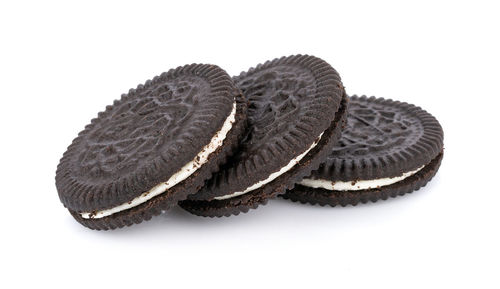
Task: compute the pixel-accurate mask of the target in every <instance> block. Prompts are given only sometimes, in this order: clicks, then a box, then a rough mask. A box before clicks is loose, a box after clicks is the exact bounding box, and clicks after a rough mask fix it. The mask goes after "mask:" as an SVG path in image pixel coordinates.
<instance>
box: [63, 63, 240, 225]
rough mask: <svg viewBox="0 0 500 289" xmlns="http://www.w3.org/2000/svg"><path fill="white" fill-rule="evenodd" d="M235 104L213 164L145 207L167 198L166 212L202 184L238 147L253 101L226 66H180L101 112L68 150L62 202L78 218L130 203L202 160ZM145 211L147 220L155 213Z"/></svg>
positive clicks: (210, 161) (65, 156) (64, 164)
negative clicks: (249, 102) (248, 101)
mask: <svg viewBox="0 0 500 289" xmlns="http://www.w3.org/2000/svg"><path fill="white" fill-rule="evenodd" d="M234 109H236V114H235V117H234V121H233V123H232V127H231V129H230V131H229V132H228V133H227V136H226V138H225V139H224V142H223V143H222V145H221V146H220V147H219V148H218V149H217V150H216V151H215V152H214V153H212V154H210V156H209V158H208V161H207V163H206V164H204V165H202V166H201V168H199V169H198V170H196V171H195V173H193V174H192V175H191V176H189V177H188V178H187V179H185V180H184V181H182V182H180V183H179V184H178V185H176V186H174V187H172V188H170V189H169V190H167V191H166V192H165V193H163V194H162V196H161V198H158V199H162V200H163V201H162V202H159V201H158V199H157V200H156V201H153V200H155V199H153V200H151V201H149V202H150V204H143V205H142V207H148V208H149V207H155V206H152V204H153V203H155V204H156V203H162V205H161V206H156V208H157V209H164V208H165V207H167V204H168V205H170V204H173V203H176V202H177V201H178V200H180V199H184V198H185V197H187V195H188V194H189V193H194V192H195V191H196V190H197V189H198V188H199V187H200V186H201V184H202V183H203V181H204V180H205V179H206V178H208V177H209V176H210V174H211V173H212V172H213V171H215V170H216V169H217V168H218V165H219V164H220V163H222V162H224V161H225V158H226V157H227V155H228V154H230V152H231V148H232V147H235V146H236V143H237V141H238V138H239V136H240V135H241V133H242V131H243V127H244V120H245V115H246V101H245V100H244V98H243V97H242V95H241V93H240V91H239V90H238V89H237V88H236V86H235V85H234V83H233V81H232V80H231V79H230V77H229V76H228V75H227V74H226V73H225V71H223V70H222V69H220V68H219V67H217V66H215V65H202V64H193V65H187V66H184V67H179V68H177V69H173V70H170V71H169V72H166V73H163V74H162V75H160V76H157V77H155V78H153V80H151V81H147V82H146V83H145V84H144V85H139V86H138V87H137V88H136V89H131V90H130V91H129V93H127V94H124V95H122V97H121V99H120V100H117V101H115V102H114V103H113V105H111V106H108V107H106V110H105V111H104V112H101V113H99V114H98V117H97V118H95V119H93V120H92V121H91V123H90V124H89V125H87V126H86V127H85V130H83V131H82V132H80V134H79V135H78V137H77V138H76V139H75V140H74V141H73V143H72V144H71V145H70V146H69V147H68V150H67V151H66V152H65V154H64V156H63V158H62V159H61V161H60V164H59V166H58V169H57V172H56V186H57V189H58V192H59V197H60V199H61V201H62V202H63V204H64V205H65V206H66V207H67V208H68V209H69V210H70V211H71V212H72V213H73V214H74V215H75V214H78V213H80V212H91V211H96V210H101V209H108V208H112V207H115V206H118V205H121V204H123V203H126V202H129V201H131V200H132V199H134V198H135V197H138V196H139V195H141V194H142V193H144V192H147V191H148V190H150V189H152V188H153V187H154V186H156V185H158V184H160V183H162V182H165V181H166V180H168V179H169V178H170V177H171V176H172V175H174V174H175V173H176V172H178V171H179V170H180V169H181V168H182V167H183V166H185V165H186V164H187V163H189V162H190V161H193V160H195V157H196V156H197V155H198V153H200V151H202V149H204V147H205V146H207V145H208V144H209V143H210V142H211V140H212V138H213V137H214V136H215V135H216V134H217V132H218V131H219V130H221V128H222V126H223V124H224V123H225V122H226V120H227V119H228V118H229V116H230V114H231V113H232V112H233V110H234ZM195 161H196V160H195ZM138 207H141V206H138ZM135 210H137V209H136V208H135ZM127 211H129V212H127ZM133 211H134V210H133V209H130V210H126V211H123V212H120V213H117V214H114V215H112V216H109V217H107V219H111V217H112V218H117V216H120V215H130V214H131V213H132V212H133ZM151 214H154V212H151ZM139 215H140V216H143V217H144V218H145V219H147V215H150V212H146V211H142V212H141V213H140V214H139ZM140 216H139V217H138V215H137V214H136V215H135V218H139V219H141V218H142V217H140ZM149 217H150V216H149ZM144 218H143V219H144ZM103 219H106V218H103ZM84 221H86V220H84ZM101 221H102V220H101ZM123 222H124V224H125V223H127V221H123ZM101 227H106V226H104V225H103V226H101ZM109 227H110V228H112V227H119V225H116V224H115V225H110V226H109ZM96 228H99V227H98V226H97V227H96Z"/></svg>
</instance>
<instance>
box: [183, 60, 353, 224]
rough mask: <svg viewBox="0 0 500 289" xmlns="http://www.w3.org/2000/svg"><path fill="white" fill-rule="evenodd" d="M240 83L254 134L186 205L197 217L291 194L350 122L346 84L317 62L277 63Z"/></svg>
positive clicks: (248, 133) (234, 211) (262, 67)
mask: <svg viewBox="0 0 500 289" xmlns="http://www.w3.org/2000/svg"><path fill="white" fill-rule="evenodd" d="M234 81H235V83H236V84H237V86H238V87H239V88H240V89H241V90H242V92H243V94H244V95H245V96H246V98H247V99H248V101H249V108H248V129H247V131H246V134H245V136H244V138H243V141H242V142H241V143H240V146H239V149H238V151H237V152H236V153H235V155H234V156H233V157H232V158H230V159H229V160H228V163H227V164H226V165H224V166H223V167H222V168H221V170H220V171H219V172H218V173H216V174H215V175H214V176H213V178H212V179H211V180H210V181H208V182H207V183H206V185H205V186H204V187H203V188H202V189H201V191H200V192H198V193H196V194H194V195H191V196H189V198H188V200H186V201H183V202H181V203H180V205H181V207H182V208H184V209H186V210H187V211H189V212H191V213H193V214H196V215H200V216H209V217H221V216H230V215H237V214H239V213H240V212H247V211H248V210H249V209H251V208H256V207H257V206H259V205H260V204H265V203H266V202H267V200H268V199H269V198H273V197H275V196H277V195H279V194H282V193H284V192H285V190H286V189H289V188H292V187H293V186H294V184H295V182H297V181H299V180H301V179H302V178H303V177H304V176H307V175H309V174H310V172H311V170H314V169H317V168H318V166H319V164H320V162H321V161H322V160H324V158H325V157H326V155H327V154H328V153H329V152H330V151H331V149H332V147H333V145H334V144H335V143H336V141H337V140H338V139H339V137H340V130H341V127H342V126H343V124H344V121H345V115H346V102H345V93H344V88H343V86H342V82H341V81H340V77H339V75H338V73H337V72H336V71H335V70H334V69H333V68H332V67H331V66H330V65H329V64H328V63H326V62H325V61H323V60H321V59H319V58H316V57H313V56H307V55H296V56H290V57H283V58H280V59H275V60H273V61H268V62H266V63H265V64H262V65H258V66H257V67H256V68H252V69H250V70H249V71H248V72H245V73H242V74H240V75H239V76H237V77H235V78H234Z"/></svg>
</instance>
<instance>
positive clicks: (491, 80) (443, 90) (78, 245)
mask: <svg viewBox="0 0 500 289" xmlns="http://www.w3.org/2000/svg"><path fill="white" fill-rule="evenodd" d="M179 2H182V3H180V4H179V3H167V1H163V2H147V1H140V3H139V2H138V3H135V4H132V3H130V2H128V1H117V2H116V3H104V1H96V2H92V1H85V2H83V1H82V3H81V4H70V3H69V1H61V2H52V1H33V2H24V1H12V2H5V1H2V2H0V3H1V4H0V84H1V86H0V97H1V113H0V126H1V127H0V132H1V141H0V148H1V149H0V153H1V160H0V169H1V172H0V173H1V174H0V176H1V177H0V178H1V182H0V185H1V187H0V188H1V192H2V193H1V199H0V203H1V210H0V211H1V218H0V222H1V224H0V225H1V228H2V230H1V233H2V237H1V238H0V242H1V245H0V250H1V256H0V262H1V268H0V275H1V278H0V287H2V288H12V287H23V286H28V285H29V286H30V287H31V288H32V287H34V286H40V287H47V286H50V287H51V288H62V287H65V288H67V287H72V288H105V287H108V288H109V287H110V286H112V287H116V288H118V287H119V288H126V287H136V288H161V287H169V288H182V287H195V286H196V287H198V288H210V287H213V288H215V287H216V288H224V287H227V288H229V287H230V288H260V287H268V286H275V287H276V288H284V287H287V288H293V287H297V288H299V287H300V288H318V287H325V288H331V287H338V288H350V287H352V288H355V287H358V288H422V287H427V288H428V287H438V286H439V287H441V288H443V287H444V288H451V287H452V286H453V287H455V288H456V287H464V288H472V287H475V288H494V287H496V288H499V286H500V281H499V279H498V273H499V272H500V261H499V260H500V252H499V251H500V250H499V244H500V238H499V220H500V218H499V217H500V214H499V206H500V197H499V196H500V189H499V185H498V182H495V181H496V180H498V178H499V177H500V175H499V172H498V168H499V164H500V159H499V157H498V152H499V142H498V131H499V129H498V125H499V120H498V119H499V118H498V116H499V113H498V111H499V100H498V99H499V97H500V89H499V77H500V73H499V67H500V58H499V54H500V40H499V39H500V37H499V34H500V33H499V27H500V20H499V17H500V16H499V14H500V9H499V7H498V5H497V4H498V1H491V2H486V1H470V2H469V3H466V2H463V1H449V2H440V1H415V3H414V4H408V3H403V1H394V2H387V1H384V3H380V2H379V3H374V2H375V1H366V2H359V1H348V2H346V3H343V4H342V3H333V2H331V1H325V2H324V3H320V2H315V1H311V0H309V1H305V2H304V3H295V2H294V1H286V2H283V3H276V4H275V3H274V2H272V1H262V2H260V1H244V2H237V1H227V2H225V3H217V2H216V1H203V2H201V1H200V2H199V3H194V2H193V3H191V2H190V1H179ZM296 53H307V54H312V55H316V56H319V57H321V58H323V59H325V60H326V61H328V62H329V63H330V64H331V65H332V66H333V67H335V68H336V69H337V70H338V72H339V73H340V75H341V76H342V79H343V82H344V84H345V86H346V89H347V91H348V93H350V94H368V95H375V96H380V97H385V98H393V99H398V100H403V101H407V102H410V103H414V104H416V105H419V106H421V107H423V108H425V109H426V110H428V111H429V112H430V113H432V114H433V115H435V116H436V117H437V118H438V119H439V121H440V122H441V124H442V125H443V128H444V131H445V148H446V149H445V158H444V161H443V164H442V166H441V169H440V171H439V173H438V174H437V176H436V177H435V179H434V180H433V181H432V182H431V183H429V184H428V185H427V186H426V187H425V188H424V189H422V190H420V191H418V192H417V193H414V194H411V195H408V196H405V197H401V198H397V199H393V200H390V201H385V202H378V203H375V204H367V205H359V206H357V207H346V208H330V207H313V206H308V205H300V204H295V203H291V202H287V201H284V200H282V199H278V200H273V201H271V202H270V203H269V204H268V205H267V206H263V207H260V208H259V209H257V210H254V211H251V212H250V213H248V214H244V215H240V216H237V217H231V218H222V219H210V218H200V217H196V216H192V215H190V214H188V213H186V212H184V211H182V210H180V209H174V210H172V211H170V212H168V213H167V214H165V215H162V216H159V217H156V218H154V219H153V220H152V221H150V222H146V223H143V224H141V225H136V226H133V227H130V228H126V229H121V230H115V231H111V232H97V231H91V230H88V229H86V228H84V227H82V226H80V225H79V224H78V223H76V222H75V221H74V220H73V219H72V217H71V216H70V215H69V214H68V212H67V211H66V210H65V209H64V208H63V206H62V205H61V203H60V202H59V199H58V196H57V192H56V188H55V185H54V176H55V170H56V166H57V164H58V161H59V158H60V157H61V155H62V153H63V152H64V151H65V149H66V147H67V146H68V145H69V144H70V142H71V140H72V139H73V138H74V137H75V136H76V134H77V133H78V132H79V131H80V130H81V129H82V128H83V127H84V126H85V124H86V123H88V122H89V120H90V119H91V118H93V117H95V116H96V114H97V112H98V111H100V110H102V109H104V107H105V106H106V105H107V104H111V103H112V101H113V100H114V99H116V98H118V97H119V96H120V94H121V93H123V92H126V91H128V89H129V88H131V87H135V86H136V85H137V84H139V83H142V82H144V81H145V80H146V79H149V78H152V77H153V76H155V75H157V74H160V73H161V72H163V71H166V70H168V69H170V68H174V67H177V66H179V65H184V64H187V63H193V62H202V63H214V64H218V65H219V66H221V67H222V68H224V69H226V70H227V71H228V73H229V74H230V75H234V74H237V73H239V72H240V71H243V70H246V69H248V68H249V67H250V66H254V65H256V64H258V63H259V62H263V61H265V60H268V59H272V58H275V57H280V56H283V55H290V54H296ZM495 275H497V276H496V277H495ZM153 286H154V287H153Z"/></svg>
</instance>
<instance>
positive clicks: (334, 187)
mask: <svg viewBox="0 0 500 289" xmlns="http://www.w3.org/2000/svg"><path fill="white" fill-rule="evenodd" d="M423 167H424V166H421V167H420V168H418V169H416V170H414V171H410V172H406V173H403V174H402V175H401V176H398V177H393V178H380V179H374V180H361V181H352V182H342V181H329V180H322V179H303V180H302V181H301V182H299V184H300V185H303V186H306V187H311V188H322V189H326V190H330V191H360V190H369V189H375V188H380V187H383V186H388V185H392V184H395V183H397V182H400V181H402V180H404V179H406V178H408V177H410V176H412V175H414V174H416V173H417V172H418V171H420V170H421V169H422V168H423Z"/></svg>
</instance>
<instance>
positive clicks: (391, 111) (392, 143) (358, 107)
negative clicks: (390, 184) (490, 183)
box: [312, 96, 443, 181]
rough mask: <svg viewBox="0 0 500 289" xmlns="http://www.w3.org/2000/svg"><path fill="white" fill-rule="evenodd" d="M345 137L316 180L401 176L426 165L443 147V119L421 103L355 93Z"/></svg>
mask: <svg viewBox="0 0 500 289" xmlns="http://www.w3.org/2000/svg"><path fill="white" fill-rule="evenodd" d="M347 118H348V119H347V126H346V128H345V129H344V131H343V132H342V137H341V139H340V140H339V141H338V143H337V145H336V146H335V147H334V149H333V150H332V152H331V153H330V155H329V156H328V157H327V159H326V161H325V162H324V163H323V164H322V165H321V166H320V168H319V169H318V170H317V171H314V172H313V173H312V177H313V178H320V179H327V180H331V181H355V180H370V179H377V178H384V177H395V176H399V175H401V174H402V173H404V172H409V171H412V170H415V169H418V168H420V167H422V166H424V165H426V164H428V163H429V162H430V161H431V160H432V159H433V158H435V157H436V156H437V155H438V154H439V153H440V152H441V151H442V149H443V130H442V128H441V125H440V124H439V122H438V121H437V120H436V119H435V118H434V117H433V116H432V115H431V114H429V113H428V112H426V111H425V110H423V109H421V108H420V107H417V106H414V105H411V104H408V103H404V102H399V101H393V100H390V99H383V98H375V97H370V98H368V97H366V96H361V97H358V96H352V97H350V98H349V105H348V115H347Z"/></svg>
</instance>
